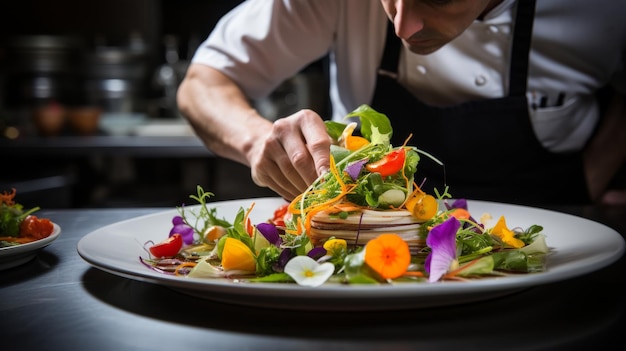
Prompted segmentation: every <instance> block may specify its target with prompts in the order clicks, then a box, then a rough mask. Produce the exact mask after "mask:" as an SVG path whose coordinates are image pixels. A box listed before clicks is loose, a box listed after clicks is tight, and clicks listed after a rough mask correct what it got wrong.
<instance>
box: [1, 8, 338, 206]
mask: <svg viewBox="0 0 626 351" xmlns="http://www.w3.org/2000/svg"><path fill="white" fill-rule="evenodd" d="M240 2H241V0H237V1H236V0H109V1H103V2H92V1H80V0H57V1H46V0H20V1H3V2H2V4H0V13H2V14H4V16H3V18H4V20H3V21H1V22H0V133H1V135H0V150H1V151H0V152H1V154H2V163H1V165H0V192H1V191H10V190H11V188H12V187H14V188H16V189H17V198H16V200H17V201H18V202H20V203H22V204H24V205H25V206H27V207H32V206H41V207H44V208H63V207H135V206H166V207H171V206H177V205H180V204H182V203H190V199H189V195H190V194H192V193H195V189H196V185H201V186H203V187H204V189H205V190H207V191H211V192H213V193H215V195H216V196H215V197H214V199H215V200H228V199H235V198H248V197H259V196H275V194H274V193H273V192H271V191H269V190H267V189H262V188H258V187H257V186H256V185H254V183H253V182H252V180H251V178H250V172H249V169H248V168H247V167H244V166H241V165H239V164H236V163H234V162H231V161H228V160H224V159H220V158H217V157H214V156H213V155H212V154H211V153H210V152H208V151H207V150H206V149H205V148H204V146H203V145H202V144H201V142H200V141H199V140H198V139H197V137H196V136H195V135H194V134H193V132H192V130H191V128H190V126H189V125H188V124H187V123H186V121H185V120H184V119H183V118H182V117H181V116H180V115H179V114H178V112H177V108H176V102H175V94H176V90H177V88H178V84H179V83H180V80H181V78H182V76H183V75H184V73H185V71H186V68H187V65H188V61H189V59H190V58H191V56H192V54H193V52H194V51H195V49H196V48H197V47H198V45H199V44H200V43H201V41H203V40H204V39H205V38H206V36H207V35H208V34H209V33H210V31H211V30H212V29H213V27H214V25H215V23H216V22H217V21H218V20H219V18H220V17H221V16H222V15H224V14H225V13H226V12H227V11H229V10H230V9H231V8H233V7H234V6H236V5H238V4H239V3H240ZM9 19H11V20H9ZM325 72H326V66H325V61H324V60H320V61H319V62H315V63H313V64H311V65H310V66H309V67H306V68H304V69H303V70H302V71H301V72H300V73H299V74H298V75H297V76H295V77H293V78H291V79H289V80H288V81H285V82H284V83H283V84H282V85H281V86H280V87H279V88H277V89H276V91H275V92H274V93H272V94H271V95H270V96H268V97H267V98H264V99H259V100H256V101H253V103H254V104H255V105H256V107H257V108H258V109H260V110H261V112H262V113H263V114H264V115H265V116H267V118H269V119H276V118H280V117H282V116H285V115H288V114H290V113H291V112H294V111H296V110H298V109H300V108H303V107H306V108H314V109H316V110H317V111H320V112H321V113H325V111H328V100H327V96H326V91H327V90H326V88H325V85H326V84H327V82H326V79H325V76H326V75H325Z"/></svg>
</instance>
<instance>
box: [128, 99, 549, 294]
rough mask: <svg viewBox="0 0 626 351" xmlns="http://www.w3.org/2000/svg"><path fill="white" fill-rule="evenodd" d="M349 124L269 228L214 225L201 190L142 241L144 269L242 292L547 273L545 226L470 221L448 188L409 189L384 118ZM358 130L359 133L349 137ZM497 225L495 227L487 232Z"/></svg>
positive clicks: (409, 152) (245, 219) (242, 220)
mask: <svg viewBox="0 0 626 351" xmlns="http://www.w3.org/2000/svg"><path fill="white" fill-rule="evenodd" d="M346 122H347V123H340V122H332V121H326V122H325V123H326V127H327V131H328V134H329V136H330V137H331V138H332V140H333V141H334V142H333V145H332V147H331V163H330V170H329V172H327V173H326V174H323V175H321V176H320V177H319V178H318V179H317V180H316V181H315V182H313V184H311V185H310V186H309V188H308V189H307V190H306V191H305V192H303V193H302V194H301V195H300V196H298V197H297V198H296V199H294V200H293V201H291V202H290V203H285V204H284V205H283V206H281V207H279V208H276V209H275V212H274V216H273V218H268V219H267V220H266V221H264V222H262V223H252V221H251V219H250V214H251V213H252V211H254V205H255V204H254V201H253V200H251V203H250V206H249V207H247V208H243V207H242V208H240V210H239V211H238V213H237V215H236V216H235V218H230V219H226V218H221V217H220V216H219V214H218V213H217V209H216V208H214V207H211V206H210V202H209V201H210V198H211V197H212V196H213V195H214V194H213V193H211V192H207V191H205V190H204V189H203V188H202V187H201V186H198V187H197V193H196V194H193V195H191V196H190V198H191V199H193V200H195V201H196V202H197V203H198V205H199V206H194V207H186V206H184V205H183V206H180V207H178V208H177V209H178V214H177V215H176V216H174V218H173V219H172V228H171V230H170V232H169V235H168V236H167V238H164V240H163V241H161V242H158V243H154V242H147V243H145V246H144V247H145V249H146V252H147V256H146V257H140V261H141V262H142V263H143V264H145V265H146V266H147V267H148V268H150V269H154V270H157V271H159V272H162V273H164V274H172V275H178V276H181V278H187V277H190V278H206V279H216V278H226V279H237V280H238V281H245V282H250V283H254V282H271V283H287V284H288V283H295V284H298V285H302V286H310V287H316V286H320V285H323V284H406V283H409V284H410V283H431V284H432V283H438V282H442V281H465V280H473V279H484V278H487V277H498V276H504V275H510V274H532V273H537V272H542V271H544V270H546V260H545V258H546V256H547V255H548V254H549V252H550V249H549V247H548V246H547V244H546V240H545V235H544V234H543V228H542V227H541V226H539V225H532V226H530V227H528V228H515V227H509V225H508V224H507V223H506V218H505V217H504V216H500V217H499V218H498V219H497V220H495V218H491V217H490V214H480V216H478V215H477V214H474V213H472V212H471V209H470V208H468V203H467V201H466V200H465V199H453V197H452V194H450V193H449V192H448V188H445V189H441V190H437V189H436V190H435V191H434V192H435V193H434V194H427V193H425V192H424V191H422V189H421V187H420V185H419V184H418V182H417V181H416V179H415V178H416V174H418V165H419V161H420V158H421V157H429V158H431V159H433V160H435V161H437V162H439V161H438V160H437V159H436V158H435V157H433V156H432V155H429V154H428V153H426V152H424V151H423V150H420V149H418V148H416V147H413V146H409V145H408V142H409V141H410V137H409V139H407V141H406V142H405V144H404V145H399V146H394V145H391V143H390V140H391V135H392V132H393V131H392V127H391V124H390V121H389V119H388V118H387V116H386V115H384V114H381V113H379V112H377V111H375V110H374V109H372V108H371V107H369V106H367V105H362V106H360V107H359V108H357V109H356V110H354V111H353V112H351V113H350V114H348V115H347V116H346ZM359 125H360V135H355V134H354V132H355V130H357V127H359ZM492 221H493V222H495V224H493V225H491V224H490V223H491V222H492Z"/></svg>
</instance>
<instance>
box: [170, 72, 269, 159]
mask: <svg viewBox="0 0 626 351" xmlns="http://www.w3.org/2000/svg"><path fill="white" fill-rule="evenodd" d="M177 102H178V108H179V110H180V111H181V113H182V114H183V115H184V116H185V118H187V119H188V120H189V122H190V123H191V125H192V126H193V128H194V130H195V132H196V134H197V135H198V136H199V137H200V138H201V139H202V141H203V142H204V144H205V145H206V146H207V148H208V149H209V150H211V151H213V152H214V153H216V154H217V155H219V156H222V157H226V158H229V159H231V160H234V161H237V162H240V163H242V164H244V165H248V166H249V163H248V160H247V158H246V154H247V152H248V151H249V149H250V148H251V147H252V144H253V143H254V141H255V140H258V139H259V138H260V137H261V136H263V135H266V134H267V133H268V131H269V129H271V122H270V121H268V120H267V119H265V118H263V117H262V116H260V115H259V114H258V112H257V111H256V110H255V109H254V108H253V107H252V106H251V105H250V103H249V100H248V99H247V98H246V97H245V95H244V94H243V92H242V91H241V90H240V89H239V87H238V86H237V85H236V84H235V83H234V82H233V81H232V80H230V79H229V78H228V77H226V76H225V75H224V74H222V73H220V72H219V71H216V70H214V69H212V68H209V67H208V66H204V65H199V64H195V65H193V64H192V65H191V66H190V67H189V69H188V71H187V74H186V76H185V79H184V80H183V82H182V83H181V85H180V86H179V89H178V96H177Z"/></svg>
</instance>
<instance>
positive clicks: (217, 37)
mask: <svg viewBox="0 0 626 351" xmlns="http://www.w3.org/2000/svg"><path fill="white" fill-rule="evenodd" d="M516 1H517V0H504V1H503V2H502V3H501V4H500V5H498V6H497V7H495V8H494V9H493V10H491V11H490V12H489V13H488V14H487V15H486V16H485V18H484V19H483V20H482V21H478V20H476V21H474V23H473V24H472V25H471V26H470V27H469V28H468V29H467V30H466V31H465V32H464V33H463V34H461V35H460V36H459V37H457V38H456V39H454V40H453V41H452V42H450V43H449V44H447V45H446V46H444V47H442V48H441V49H439V50H438V51H436V52H434V53H432V54H429V55H417V54H414V53H411V52H409V51H408V50H403V52H402V54H401V56H400V66H399V71H398V73H399V81H400V82H401V84H403V85H404V86H405V87H406V88H407V89H408V90H409V91H411V92H412V93H413V94H414V95H415V96H416V97H418V98H419V99H420V100H422V101H423V102H425V103H428V104H431V105H435V106H449V105H453V104H456V103H461V102H466V101H469V100H477V99H486V98H498V97H502V96H504V95H506V94H507V93H508V90H507V89H508V68H509V62H510V57H509V56H510V48H511V39H512V26H513V23H512V19H513V18H514V16H513V11H515V8H516V7H515V6H514V5H515V3H516ZM521 1H523V0H521ZM624 15H626V0H593V1H592V0H537V5H536V12H535V20H534V27H533V40H532V44H531V51H530V62H529V72H528V77H529V78H528V92H527V97H528V101H529V114H530V118H531V121H532V124H533V127H534V130H535V133H536V135H537V137H538V139H539V140H540V141H541V143H542V144H543V145H544V147H546V148H547V149H549V150H551V151H554V152H562V151H576V150H580V149H581V148H582V147H583V146H584V144H585V142H586V141H587V140H588V138H589V136H590V135H591V133H592V132H593V129H594V126H595V125H596V123H597V120H598V118H599V111H598V104H597V101H596V99H595V97H594V92H595V91H596V90H597V89H598V88H599V87H603V86H605V85H607V84H613V86H615V87H616V88H618V89H619V90H620V91H622V92H626V79H625V77H626V75H625V74H624V56H625V55H624V54H625V52H626V21H624ZM387 23H388V19H387V16H386V14H385V12H384V10H383V8H382V5H381V4H380V1H379V0H247V1H244V2H243V3H241V4H240V5H239V6H237V7H236V8H235V9H233V10H232V11H231V12H229V13H228V14H226V15H225V16H224V17H223V18H222V19H221V20H220V21H219V22H218V24H217V25H216V27H215V29H214V30H213V31H212V32H211V34H210V35H209V37H208V38H207V39H206V41H204V42H203V43H202V44H201V45H200V47H199V48H198V50H197V51H196V53H195V55H194V56H193V58H192V62H193V63H202V64H206V65H209V66H211V67H214V68H216V69H219V70H221V71H222V72H223V73H225V74H226V75H227V76H229V77H230V78H232V79H233V80H234V81H235V82H236V83H237V84H238V85H239V87H240V88H241V89H242V90H243V91H244V93H245V94H247V95H248V96H249V97H251V98H261V97H264V96H266V95H268V94H269V93H271V92H272V91H273V90H274V89H275V88H276V87H277V86H278V85H279V84H280V83H281V82H283V81H284V80H285V79H287V78H289V77H291V76H293V75H294V74H296V73H298V72H299V71H300V70H301V69H303V68H304V67H305V66H307V65H308V64H310V63H311V62H314V61H316V60H317V59H319V58H321V57H323V56H325V55H326V54H328V53H330V56H329V58H330V72H329V73H330V77H329V78H330V100H331V103H332V108H333V116H332V118H333V119H334V120H337V121H341V120H342V119H343V117H344V116H345V115H346V114H347V113H348V112H350V111H352V110H353V109H355V108H356V107H358V106H359V105H361V104H364V103H365V104H369V103H370V100H371V99H372V96H373V92H374V88H375V83H376V75H377V71H378V66H379V64H380V59H381V57H382V51H383V48H384V43H385V35H386V29H387ZM403 49H404V48H403ZM506 117H507V116H502V118H506Z"/></svg>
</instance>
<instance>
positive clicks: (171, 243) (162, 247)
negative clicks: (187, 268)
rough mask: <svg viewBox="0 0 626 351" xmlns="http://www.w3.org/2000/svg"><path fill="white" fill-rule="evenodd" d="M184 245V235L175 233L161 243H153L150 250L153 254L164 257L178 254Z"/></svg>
mask: <svg viewBox="0 0 626 351" xmlns="http://www.w3.org/2000/svg"><path fill="white" fill-rule="evenodd" d="M182 247H183V236H182V235H180V234H178V233H175V234H172V236H170V237H169V238H167V239H165V240H163V241H161V242H160V243H158V244H155V245H152V246H151V247H150V249H149V250H150V253H151V254H152V255H153V256H155V257H157V258H163V257H173V256H176V254H178V251H180V249H181V248H182Z"/></svg>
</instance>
